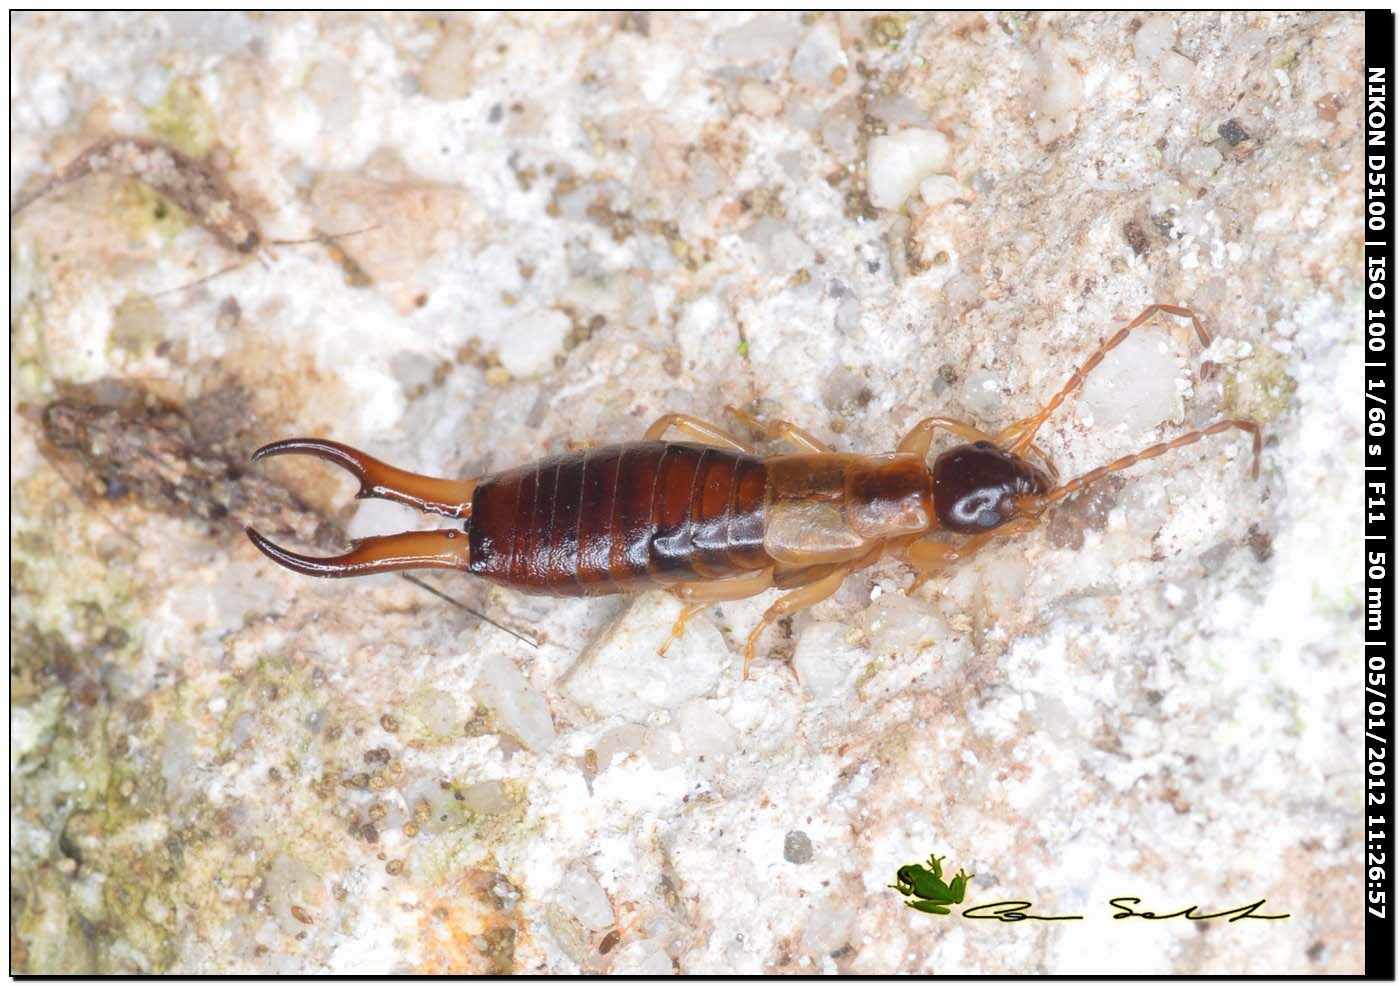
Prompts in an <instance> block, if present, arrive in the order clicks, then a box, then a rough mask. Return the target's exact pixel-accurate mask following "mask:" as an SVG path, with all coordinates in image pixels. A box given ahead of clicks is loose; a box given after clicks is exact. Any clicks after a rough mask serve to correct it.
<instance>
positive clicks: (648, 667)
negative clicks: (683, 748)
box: [563, 592, 731, 722]
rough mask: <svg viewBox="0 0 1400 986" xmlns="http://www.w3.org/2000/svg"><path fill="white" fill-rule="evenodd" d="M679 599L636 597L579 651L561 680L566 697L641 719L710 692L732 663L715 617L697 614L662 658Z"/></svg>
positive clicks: (664, 594)
mask: <svg viewBox="0 0 1400 986" xmlns="http://www.w3.org/2000/svg"><path fill="white" fill-rule="evenodd" d="M680 608H681V604H680V601H679V600H678V599H676V597H675V596H673V595H671V594H670V593H668V592H648V593H645V594H643V595H640V596H638V597H637V598H636V599H634V600H633V601H632V603H631V604H630V605H629V606H628V607H627V609H626V610H624V611H623V613H622V615H621V616H619V617H618V618H617V619H615V620H614V621H613V622H612V623H611V624H610V625H609V626H608V627H607V629H605V630H604V631H603V632H602V634H601V635H600V636H599V637H598V638H597V639H596V640H595V641H594V642H593V643H591V644H589V646H588V648H587V649H586V650H585V651H584V652H583V656H581V657H580V658H579V660H578V663H577V664H575V665H574V667H573V669H572V670H571V671H570V672H569V674H568V677H567V678H566V679H565V680H564V683H563V691H564V694H566V695H567V696H568V697H569V698H570V699H572V700H573V701H575V702H577V703H578V704H579V705H582V706H584V707H586V708H590V709H592V710H593V711H594V713H595V714H597V715H599V716H610V715H619V716H622V717H624V718H627V719H631V720H633V721H634V722H640V721H642V720H644V719H645V718H646V717H647V714H648V713H650V712H654V711H656V710H657V709H674V708H676V707H677V706H679V705H681V704H683V703H685V702H687V701H689V700H690V699H693V698H699V697H701V696H703V695H708V694H710V693H711V692H712V691H714V688H715V686H716V685H717V684H719V676H720V673H721V670H722V669H723V668H724V667H725V666H727V665H729V664H730V662H731V658H730V655H729V648H728V647H726V646H725V643H724V638H723V637H721V636H720V633H719V630H718V629H716V628H715V624H714V621H713V620H712V619H710V617H708V616H707V615H704V614H702V615H700V616H697V617H695V618H694V619H692V620H691V621H690V622H689V623H688V624H686V629H685V633H684V635H682V636H681V638H680V639H679V640H675V641H672V643H671V646H670V648H669V649H667V651H666V656H665V657H662V656H661V655H659V654H658V653H657V648H659V647H660V646H661V645H662V644H663V643H665V641H666V640H667V639H668V638H669V637H670V636H671V625H672V624H673V623H674V622H675V619H676V617H677V616H678V615H680Z"/></svg>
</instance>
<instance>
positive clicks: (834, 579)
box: [744, 565, 856, 680]
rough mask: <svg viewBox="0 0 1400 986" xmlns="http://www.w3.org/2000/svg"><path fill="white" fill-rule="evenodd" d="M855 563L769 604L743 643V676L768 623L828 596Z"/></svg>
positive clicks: (838, 586) (839, 584) (813, 604)
mask: <svg viewBox="0 0 1400 986" xmlns="http://www.w3.org/2000/svg"><path fill="white" fill-rule="evenodd" d="M855 568H856V566H855V565H843V566H842V567H841V568H838V569H836V571H834V572H832V573H830V574H829V575H826V576H824V577H823V578H820V579H818V580H817V581H815V582H813V583H812V584H811V585H807V586H804V587H803V588H801V589H797V590H795V591H793V592H789V593H788V594H787V595H786V596H783V597H782V598H781V599H779V600H778V601H777V602H775V603H774V604H773V605H772V606H769V607H768V609H767V611H766V612H765V613H764V614H763V618H762V619H760V620H759V621H758V626H756V627H754V628H753V631H752V632H751V633H750V634H749V639H748V641H747V642H745V644H744V678H745V680H747V679H748V677H749V664H751V663H752V662H753V652H754V648H755V647H756V646H757V644H758V638H759V636H760V635H761V634H762V633H763V631H764V630H765V629H767V628H768V627H769V626H770V625H772V624H774V623H777V622H778V621H779V620H781V619H782V618H783V617H785V616H791V615H792V614H793V613H796V612H797V611H798V610H802V609H806V608H807V607H808V606H815V605H816V604H817V603H819V602H821V601H822V600H823V599H825V598H827V597H828V596H830V595H831V594H832V593H833V592H835V591H836V590H837V589H839V588H841V583H842V582H844V581H846V576H847V575H849V574H850V573H851V572H852V571H853V570H854V569H855Z"/></svg>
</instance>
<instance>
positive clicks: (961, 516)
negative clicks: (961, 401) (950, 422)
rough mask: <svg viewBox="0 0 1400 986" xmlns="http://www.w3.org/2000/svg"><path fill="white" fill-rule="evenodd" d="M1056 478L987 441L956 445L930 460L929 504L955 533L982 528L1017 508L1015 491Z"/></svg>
mask: <svg viewBox="0 0 1400 986" xmlns="http://www.w3.org/2000/svg"><path fill="white" fill-rule="evenodd" d="M1054 486H1055V481H1054V479H1052V478H1051V477H1050V475H1049V474H1048V473H1046V472H1045V471H1044V470H1042V469H1040V468H1038V467H1036V466H1033V465H1031V464H1030V463H1029V462H1027V461H1026V460H1025V459H1022V458H1020V457H1018V456H1015V455H1012V454H1011V453H1010V452H1007V451H1005V450H1003V449H999V448H997V447H996V446H995V445H993V444H992V443H991V442H976V443H974V444H972V445H959V446H958V447H957V448H952V449H949V450H948V451H947V452H944V453H943V454H942V455H940V456H939V457H938V458H937V459H936V460H935V461H934V463H933V509H934V513H935V515H936V516H937V517H938V524H939V526H940V527H942V528H943V529H944V530H947V531H952V532H953V533H956V534H981V533H983V532H984V531H990V530H992V529H993V528H997V527H1000V526H1001V525H1002V524H1005V523H1006V522H1007V521H1009V520H1012V519H1014V518H1015V517H1016V515H1017V513H1018V507H1017V500H1016V498H1017V497H1022V496H1036V495H1039V494H1042V493H1048V492H1049V491H1050V490H1051V489H1053V488H1054Z"/></svg>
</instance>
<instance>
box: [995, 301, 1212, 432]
mask: <svg viewBox="0 0 1400 986" xmlns="http://www.w3.org/2000/svg"><path fill="white" fill-rule="evenodd" d="M1158 312H1165V313H1166V314H1168V315H1176V316H1178V317H1179V318H1189V319H1190V320H1191V324H1192V325H1193V326H1194V327H1195V329H1196V336H1197V338H1199V339H1200V340H1201V345H1202V346H1209V345H1210V342H1211V338H1210V333H1209V332H1208V331H1206V327H1205V326H1204V325H1203V324H1201V319H1200V316H1199V315H1197V314H1196V313H1195V312H1193V311H1192V310H1191V309H1189V308H1183V307H1181V306H1180V305H1161V304H1158V305H1148V306H1147V307H1146V308H1144V309H1143V310H1142V312H1141V313H1140V314H1139V315H1138V317H1137V318H1135V319H1133V320H1132V321H1131V322H1129V323H1128V324H1127V325H1125V326H1123V327H1122V328H1121V329H1119V330H1118V331H1117V332H1116V333H1114V334H1113V335H1112V336H1110V337H1109V338H1107V339H1105V340H1104V341H1103V342H1102V343H1100V345H1099V348H1098V349H1096V350H1094V352H1093V354H1092V355H1090V357H1089V358H1088V359H1087V360H1085V361H1084V364H1083V365H1082V366H1080V367H1079V369H1077V370H1075V371H1074V373H1073V374H1072V375H1071V376H1070V378H1069V381H1068V382H1067V383H1066V384H1065V385H1064V386H1063V387H1061V388H1060V391H1059V393H1057V394H1056V395H1055V396H1054V397H1052V398H1050V402H1049V403H1048V404H1046V405H1045V406H1044V407H1043V408H1041V409H1040V410H1039V411H1038V412H1036V413H1035V414H1033V415H1031V416H1030V417H1029V418H1022V419H1021V420H1020V421H1017V422H1016V423H1015V424H1013V425H1010V426H1009V427H1007V428H1004V429H1002V431H1001V433H1000V434H998V435H997V437H996V444H997V445H1001V446H1004V447H1005V448H1006V449H1007V451H1009V452H1010V453H1011V454H1012V455H1019V456H1024V455H1025V454H1026V451H1027V450H1028V449H1029V448H1030V447H1031V442H1032V441H1034V440H1035V433H1036V431H1038V430H1039V428H1040V426H1041V425H1043V424H1044V423H1045V420H1046V419H1047V418H1049V417H1050V415H1051V414H1053V413H1054V412H1055V409H1056V408H1057V407H1059V406H1060V405H1061V404H1063V403H1064V402H1065V400H1066V399H1067V398H1068V397H1069V396H1070V395H1071V394H1073V393H1074V392H1075V391H1076V390H1078V389H1079V388H1080V387H1082V386H1083V385H1084V380H1085V378H1086V377H1087V376H1088V375H1089V374H1090V373H1091V372H1092V371H1093V370H1094V368H1095V367H1097V366H1098V365H1099V364H1100V363H1101V362H1103V358H1104V357H1105V356H1106V355H1108V352H1109V350H1111V349H1113V348H1114V347H1115V346H1118V345H1120V344H1121V343H1122V342H1123V340H1125V339H1127V338H1128V336H1129V334H1130V333H1131V332H1132V331H1133V329H1136V328H1137V327H1138V326H1139V325H1141V324H1142V323H1143V322H1146V321H1147V320H1148V319H1149V318H1151V317H1152V316H1154V315H1156V314H1157V313H1158ZM1008 442H1010V444H1009V445H1008V444H1007V443H1008Z"/></svg>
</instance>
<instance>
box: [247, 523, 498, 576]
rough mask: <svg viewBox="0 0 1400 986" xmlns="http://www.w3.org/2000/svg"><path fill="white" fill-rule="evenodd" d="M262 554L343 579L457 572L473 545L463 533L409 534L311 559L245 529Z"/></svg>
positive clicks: (463, 566) (296, 569)
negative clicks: (408, 571)
mask: <svg viewBox="0 0 1400 986" xmlns="http://www.w3.org/2000/svg"><path fill="white" fill-rule="evenodd" d="M244 530H246V531H247V533H248V537H249V539H250V540H251V541H252V542H253V544H254V545H255V546H256V547H257V549H258V550H259V551H261V552H262V553H263V554H265V555H267V557H269V558H271V559H272V560H273V561H275V562H277V564H279V565H281V566H282V567H283V568H290V569H291V570H292V571H293V572H299V573H301V574H302V575H316V576H320V577H322V578H330V579H343V578H348V577H350V576H354V575H373V574H374V573H376V572H393V571H397V570H398V569H401V568H456V569H462V570H465V569H466V568H467V567H468V566H469V565H470V563H471V545H470V544H469V542H468V540H467V536H466V535H465V534H463V533H462V532H461V531H406V532H405V533H403V534H385V535H381V536H378V537H369V538H364V539H362V540H359V541H356V542H354V544H355V547H354V548H352V549H351V550H349V551H347V552H345V554H343V555H336V556H334V557H332V558H312V557H310V556H309V555H299V554H296V553H295V552H292V551H288V550H287V549H285V548H279V547H278V546H277V545H275V544H273V543H272V542H271V541H269V540H268V539H267V538H265V537H263V536H262V535H261V534H259V533H258V532H257V531H255V530H253V529H252V528H251V527H248V528H245V529H244Z"/></svg>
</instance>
